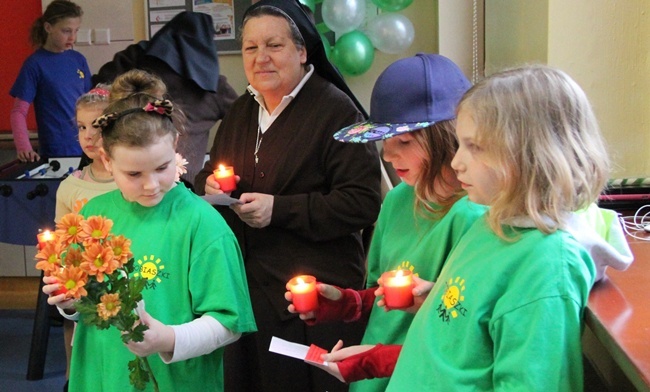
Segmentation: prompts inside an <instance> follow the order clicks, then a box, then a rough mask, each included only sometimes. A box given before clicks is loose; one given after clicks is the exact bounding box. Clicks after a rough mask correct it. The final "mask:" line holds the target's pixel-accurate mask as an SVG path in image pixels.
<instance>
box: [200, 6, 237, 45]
mask: <svg viewBox="0 0 650 392" xmlns="http://www.w3.org/2000/svg"><path fill="white" fill-rule="evenodd" d="M193 6H194V8H193V10H194V11H195V12H203V13H205V14H208V15H210V16H211V17H212V21H213V23H214V29H215V31H216V32H217V33H216V35H215V39H216V40H227V39H235V4H234V1H233V0H221V1H212V0H194V4H193Z"/></svg>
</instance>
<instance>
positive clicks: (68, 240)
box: [56, 212, 84, 247]
mask: <svg viewBox="0 0 650 392" xmlns="http://www.w3.org/2000/svg"><path fill="white" fill-rule="evenodd" d="M83 219H84V217H83V216H81V215H79V214H75V213H72V212H71V213H69V214H66V215H64V216H63V218H61V220H60V221H59V223H57V224H56V235H57V239H56V241H57V242H60V243H61V245H62V246H63V247H66V246H68V245H70V244H72V243H79V242H81V237H80V234H81V222H83Z"/></svg>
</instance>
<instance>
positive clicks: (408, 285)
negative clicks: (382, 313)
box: [381, 269, 413, 309]
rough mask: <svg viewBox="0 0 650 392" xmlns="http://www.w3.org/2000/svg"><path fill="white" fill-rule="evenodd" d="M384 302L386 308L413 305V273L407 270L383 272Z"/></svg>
mask: <svg viewBox="0 0 650 392" xmlns="http://www.w3.org/2000/svg"><path fill="white" fill-rule="evenodd" d="M381 281H382V286H384V302H385V303H386V307H387V308H388V309H404V308H408V307H410V306H412V305H413V274H412V272H411V271H409V270H401V269H398V270H394V271H388V272H384V274H383V275H382V276H381Z"/></svg>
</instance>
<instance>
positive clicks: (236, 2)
mask: <svg viewBox="0 0 650 392" xmlns="http://www.w3.org/2000/svg"><path fill="white" fill-rule="evenodd" d="M256 1H257V0H148V1H147V3H146V4H147V13H146V17H147V18H148V20H147V21H146V24H147V27H148V29H147V31H148V33H149V36H148V39H151V37H152V36H153V35H154V34H156V33H157V32H158V31H159V30H160V29H161V28H162V27H163V26H164V25H165V23H166V22H168V21H169V20H171V19H172V18H173V17H174V16H175V15H176V14H178V13H180V12H183V11H193V12H203V13H205V14H208V15H210V16H211V17H212V21H213V23H214V29H215V32H216V34H215V36H214V39H215V41H216V42H217V48H218V50H219V54H235V53H240V52H241V47H240V44H239V42H237V26H239V24H240V23H241V21H242V18H243V17H244V12H245V11H246V9H248V7H250V6H251V4H253V3H255V2H256Z"/></svg>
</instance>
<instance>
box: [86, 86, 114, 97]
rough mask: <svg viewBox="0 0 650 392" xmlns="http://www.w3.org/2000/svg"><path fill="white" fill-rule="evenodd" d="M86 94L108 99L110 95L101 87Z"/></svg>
mask: <svg viewBox="0 0 650 392" xmlns="http://www.w3.org/2000/svg"><path fill="white" fill-rule="evenodd" d="M86 94H93V95H99V96H100V97H108V96H109V95H110V94H111V92H110V91H108V90H106V89H103V88H101V87H95V88H94V89H92V90H90V91H88V92H87V93H86Z"/></svg>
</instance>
